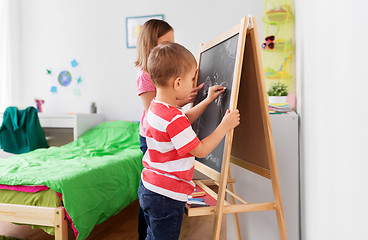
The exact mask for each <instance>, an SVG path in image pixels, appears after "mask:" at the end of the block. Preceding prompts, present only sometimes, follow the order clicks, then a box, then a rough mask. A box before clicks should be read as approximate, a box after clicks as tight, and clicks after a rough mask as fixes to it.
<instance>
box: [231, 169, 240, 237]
mask: <svg viewBox="0 0 368 240" xmlns="http://www.w3.org/2000/svg"><path fill="white" fill-rule="evenodd" d="M229 178H231V173H230V169H229ZM229 190H230V191H231V192H234V186H233V184H232V183H229ZM230 199H231V204H236V201H235V198H234V197H233V196H231V195H230ZM234 222H235V229H236V233H237V236H238V240H241V232H240V225H239V218H238V213H234Z"/></svg>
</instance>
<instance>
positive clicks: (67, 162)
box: [0, 121, 143, 240]
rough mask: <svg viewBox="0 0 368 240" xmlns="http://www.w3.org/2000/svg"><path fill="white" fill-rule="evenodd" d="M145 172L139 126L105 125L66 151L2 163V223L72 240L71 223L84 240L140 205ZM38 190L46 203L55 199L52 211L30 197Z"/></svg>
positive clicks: (43, 152)
mask: <svg viewBox="0 0 368 240" xmlns="http://www.w3.org/2000/svg"><path fill="white" fill-rule="evenodd" d="M142 168H143V166H142V152H141V151H140V149H139V124H138V123H135V122H127V121H112V122H105V123H102V124H100V125H98V126H96V127H94V128H92V129H91V130H89V131H88V132H86V133H85V134H83V135H82V136H81V137H80V138H79V139H78V140H76V141H74V142H71V143H69V144H67V145H64V146H61V147H50V148H48V149H38V150H35V151H32V152H30V153H25V154H21V155H16V156H13V157H10V158H6V159H0V184H1V185H0V186H3V187H2V188H3V189H2V190H0V221H9V222H16V223H22V224H33V225H38V226H44V227H42V228H43V229H44V230H45V231H46V232H48V233H51V234H52V233H53V230H54V231H55V239H67V235H68V234H67V229H68V227H67V220H66V219H67V218H69V220H70V223H71V224H72V228H73V230H74V231H75V235H76V238H77V240H80V239H85V238H86V237H87V236H88V235H89V233H90V232H91V231H92V229H93V228H94V226H95V225H97V224H99V223H101V222H103V221H105V220H107V219H108V218H109V217H111V216H113V215H115V214H117V213H118V212H120V211H121V210H122V209H123V208H124V207H126V206H127V205H129V204H130V203H131V202H133V201H134V200H135V199H137V197H138V196H137V189H138V185H139V181H140V174H141V171H142ZM4 188H5V189H4ZM18 188H26V190H24V191H22V190H18ZM34 188H41V189H42V188H44V189H43V190H40V191H37V192H36V193H33V194H46V193H47V191H49V195H50V196H51V197H50V196H49V197H42V198H43V199H45V198H46V199H50V198H53V199H54V200H50V201H49V202H51V203H50V204H51V205H50V204H45V203H43V201H41V200H39V199H37V198H36V199H37V200H34V199H32V197H33V198H34V195H32V194H30V193H25V191H28V190H29V189H30V191H33V190H34ZM27 189H28V190H27ZM20 191H21V192H20ZM34 191H35V190H34ZM22 194H24V196H23V195H22ZM27 194H29V195H31V196H32V197H31V198H30V199H29V198H28V197H26V195H27ZM11 195H14V196H15V197H13V196H11ZM20 195H22V196H20ZM55 195H56V197H55ZM16 196H18V197H16ZM22 199H24V201H23V200H22ZM27 199H28V200H27ZM58 199H59V201H58ZM47 201H48V200H47ZM47 201H46V202H47ZM30 205H32V206H30ZM45 226H46V227H45ZM50 227H51V230H50Z"/></svg>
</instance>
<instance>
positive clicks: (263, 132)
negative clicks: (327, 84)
mask: <svg viewBox="0 0 368 240" xmlns="http://www.w3.org/2000/svg"><path fill="white" fill-rule="evenodd" d="M234 34H239V43H238V48H237V56H236V60H235V69H234V76H233V77H234V80H233V85H232V91H231V99H230V107H229V108H230V109H236V108H238V109H239V111H240V114H241V120H240V121H241V122H240V125H239V126H238V127H236V128H235V129H234V130H233V131H230V132H229V133H228V134H227V135H226V137H225V147H224V151H223V157H222V165H221V172H218V171H216V170H214V169H213V168H211V167H209V166H208V165H207V164H204V163H202V162H199V161H196V162H195V169H196V170H197V171H199V172H201V173H203V174H204V175H206V176H208V177H209V178H210V179H208V180H198V181H195V182H196V184H197V186H199V187H201V188H202V189H203V190H205V191H206V193H207V194H208V195H210V196H211V197H213V198H214V199H216V200H217V204H216V206H209V207H200V208H191V207H190V206H189V205H187V207H186V213H187V215H188V216H203V215H215V222H214V228H213V234H212V238H213V239H216V240H218V239H219V237H220V230H221V222H222V218H223V215H224V214H227V213H233V214H234V217H235V224H236V229H237V235H238V239H241V233H240V226H239V221H238V218H237V213H240V212H252V211H265V210H275V211H276V216H277V222H278V228H279V234H280V239H282V240H286V239H287V235H286V227H285V221H284V214H283V207H282V201H281V193H280V185H279V178H278V173H277V165H276V158H275V151H274V145H273V139H272V132H271V124H270V120H269V113H268V101H267V95H266V91H265V85H264V80H263V69H262V61H261V56H260V44H259V41H258V32H257V27H256V21H255V18H254V17H245V18H243V19H242V20H241V23H240V24H238V25H236V26H234V27H233V28H231V29H230V30H228V31H227V32H225V33H224V34H222V35H220V36H219V37H217V38H215V39H214V40H212V41H211V42H209V43H207V44H204V45H202V46H201V49H200V52H201V53H202V52H204V51H207V50H208V49H211V48H212V47H213V46H216V45H217V44H219V43H221V42H223V41H224V39H227V38H229V37H230V36H233V35H234ZM199 62H201V55H200V58H199ZM199 71H201V69H199ZM230 162H232V163H234V164H236V165H238V166H240V167H243V168H245V169H247V170H249V171H252V172H253V173H256V174H258V175H260V176H262V177H265V178H268V179H270V180H271V182H272V189H273V195H274V202H266V203H248V202H247V201H245V200H244V199H242V198H241V197H239V196H238V195H236V194H235V193H234V189H233V183H234V182H235V180H234V179H232V178H231V175H230ZM210 185H217V186H218V192H217V193H215V192H214V191H213V190H211V188H210V187H209V186H210ZM227 185H228V188H227ZM226 193H227V194H228V195H229V196H230V200H231V202H228V201H226V199H225V198H226ZM236 202H239V204H237V203H236Z"/></svg>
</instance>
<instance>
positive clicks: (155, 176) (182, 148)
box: [142, 99, 200, 202]
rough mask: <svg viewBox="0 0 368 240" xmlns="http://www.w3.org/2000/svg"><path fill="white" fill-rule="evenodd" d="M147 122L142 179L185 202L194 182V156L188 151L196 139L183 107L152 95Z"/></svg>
mask: <svg viewBox="0 0 368 240" xmlns="http://www.w3.org/2000/svg"><path fill="white" fill-rule="evenodd" d="M147 123H148V124H147V131H146V134H145V135H146V140H147V146H148V150H147V152H146V154H145V155H144V157H143V166H144V169H143V172H142V182H143V184H144V186H145V187H146V188H147V189H149V190H151V191H153V192H156V193H159V194H161V195H164V196H167V197H170V198H172V199H176V200H179V201H185V202H186V201H187V199H188V195H189V194H191V193H192V192H193V190H194V186H195V185H194V183H193V182H192V178H193V172H194V156H193V155H192V154H190V153H189V152H190V151H192V150H193V149H194V148H196V147H197V146H198V144H199V143H200V140H199V139H198V137H197V135H196V134H195V132H194V131H193V129H192V126H191V125H190V122H189V120H188V118H187V117H186V115H185V114H184V113H183V111H181V110H179V109H177V108H175V107H173V106H170V105H168V104H166V103H163V102H160V101H156V100H155V99H154V100H152V102H151V105H150V108H149V111H148V114H147Z"/></svg>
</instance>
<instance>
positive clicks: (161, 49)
mask: <svg viewBox="0 0 368 240" xmlns="http://www.w3.org/2000/svg"><path fill="white" fill-rule="evenodd" d="M196 66H197V61H196V59H195V58H194V56H193V54H192V53H191V52H190V51H188V50H187V49H186V48H185V47H183V46H182V45H180V44H177V43H163V44H160V45H158V46H156V47H155V48H154V49H152V51H151V53H150V55H149V57H148V62H147V70H148V73H149V74H150V76H151V79H152V81H153V83H154V84H155V85H156V86H161V87H164V86H167V83H168V80H169V79H171V78H176V77H180V76H181V77H182V76H184V75H185V74H186V73H187V72H188V71H189V70H190V69H191V68H192V67H196Z"/></svg>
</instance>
